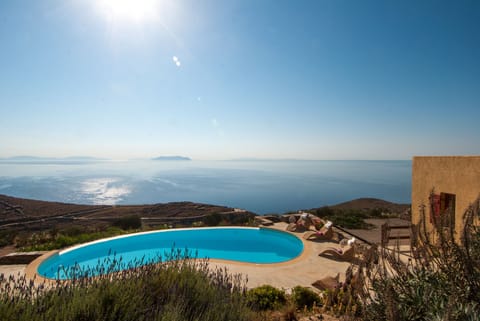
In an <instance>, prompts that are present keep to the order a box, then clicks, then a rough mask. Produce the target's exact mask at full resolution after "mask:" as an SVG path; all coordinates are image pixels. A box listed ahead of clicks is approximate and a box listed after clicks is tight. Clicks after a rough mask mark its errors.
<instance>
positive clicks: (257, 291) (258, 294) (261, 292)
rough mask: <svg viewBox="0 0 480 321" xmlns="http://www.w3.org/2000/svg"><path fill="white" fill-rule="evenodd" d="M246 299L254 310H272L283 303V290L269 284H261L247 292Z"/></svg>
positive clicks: (284, 298)
mask: <svg viewBox="0 0 480 321" xmlns="http://www.w3.org/2000/svg"><path fill="white" fill-rule="evenodd" d="M247 301H248V303H249V305H250V306H251V307H252V308H253V309H255V310H272V309H276V308H278V307H280V306H281V305H283V304H285V302H286V301H287V299H286V296H285V292H284V291H283V290H279V289H277V288H275V287H273V286H271V285H262V286H259V287H256V288H254V289H251V290H249V291H248V292H247Z"/></svg>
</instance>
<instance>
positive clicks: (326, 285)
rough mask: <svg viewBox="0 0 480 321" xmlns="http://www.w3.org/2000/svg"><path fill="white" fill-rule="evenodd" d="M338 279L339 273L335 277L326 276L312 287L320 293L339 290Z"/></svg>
mask: <svg viewBox="0 0 480 321" xmlns="http://www.w3.org/2000/svg"><path fill="white" fill-rule="evenodd" d="M339 279H340V273H338V274H337V275H336V276H335V277H331V276H326V277H324V278H323V279H320V280H317V281H315V282H313V283H312V285H313V286H314V287H316V288H317V289H319V290H320V291H324V290H333V289H336V288H339V287H340V286H341V285H342V283H341V282H340V281H339Z"/></svg>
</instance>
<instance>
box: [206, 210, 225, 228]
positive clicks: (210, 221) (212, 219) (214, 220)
mask: <svg viewBox="0 0 480 321" xmlns="http://www.w3.org/2000/svg"><path fill="white" fill-rule="evenodd" d="M221 221H222V215H220V214H218V213H212V214H208V215H206V216H205V217H204V218H203V223H205V225H207V226H218V224H220V222H221Z"/></svg>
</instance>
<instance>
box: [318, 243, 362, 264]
mask: <svg viewBox="0 0 480 321" xmlns="http://www.w3.org/2000/svg"><path fill="white" fill-rule="evenodd" d="M318 255H319V256H323V257H326V258H330V259H334V260H340V261H348V262H351V261H352V260H353V259H354V258H355V247H354V246H353V245H347V246H346V247H344V248H343V249H340V248H333V247H330V248H328V249H326V250H323V251H322V252H320V254H318Z"/></svg>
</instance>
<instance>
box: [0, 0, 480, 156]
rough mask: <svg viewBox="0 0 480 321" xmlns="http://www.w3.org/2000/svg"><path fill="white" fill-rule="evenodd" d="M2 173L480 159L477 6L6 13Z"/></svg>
mask: <svg viewBox="0 0 480 321" xmlns="http://www.w3.org/2000/svg"><path fill="white" fill-rule="evenodd" d="M0 111H1V113H0V157H10V156H15V155H36V156H53V157H63V156H72V155H88V156H97V157H109V158H119V159H125V158H141V157H153V156H159V155H185V156H190V157H192V158H195V159H230V158H239V157H256V158H301V159H409V158H411V157H412V156H413V155H450V154H480V2H479V1H476V0H472V1H464V0H451V1H441V0H432V1H422V0H411V1H409V0H398V1H391V0H378V1H368V0H365V1H364V0H362V1H358V0H351V1H342V0H311V1H301V0H300V1H294V0H289V1H287V0H238V1H236V0H228V1H224V0H216V1H213V0H158V1H156V0H116V1H115V0H42V1H36V0H31V1H28V0H3V1H1V2H0Z"/></svg>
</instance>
